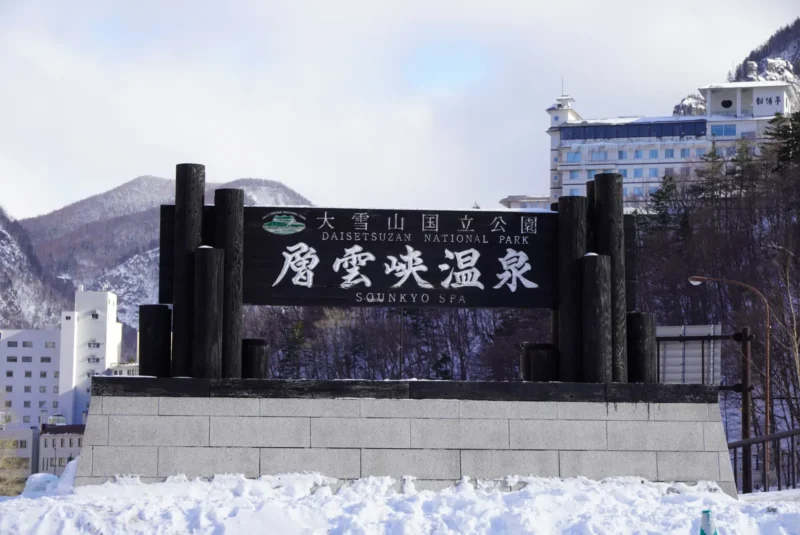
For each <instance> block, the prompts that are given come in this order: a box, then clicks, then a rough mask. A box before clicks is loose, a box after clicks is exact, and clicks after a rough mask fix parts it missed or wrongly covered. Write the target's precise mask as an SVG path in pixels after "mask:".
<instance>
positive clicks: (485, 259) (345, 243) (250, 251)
mask: <svg viewBox="0 0 800 535" xmlns="http://www.w3.org/2000/svg"><path fill="white" fill-rule="evenodd" d="M556 224H557V214H555V213H547V212H542V213H535V212H529V213H528V212H511V211H509V212H484V211H477V210H473V211H466V212H456V211H441V210H438V211H424V210H364V209H334V208H285V207H245V210H244V244H243V245H244V260H243V299H244V302H245V303H248V304H258V305H333V306H370V305H372V306H411V307H413V306H423V307H424V306H429V307H442V306H455V307H512V308H516V307H519V308H555V306H556V294H557V292H556V263H557V258H556V247H557V244H556V239H557V236H556V235H557V232H556Z"/></svg>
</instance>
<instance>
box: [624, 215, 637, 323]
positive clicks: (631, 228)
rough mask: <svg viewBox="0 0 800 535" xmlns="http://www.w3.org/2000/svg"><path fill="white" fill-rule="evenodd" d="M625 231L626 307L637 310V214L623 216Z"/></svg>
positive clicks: (628, 309)
mask: <svg viewBox="0 0 800 535" xmlns="http://www.w3.org/2000/svg"><path fill="white" fill-rule="evenodd" d="M623 227H624V232H625V301H626V303H625V309H626V310H627V311H628V312H634V311H635V310H636V301H637V297H638V294H639V288H638V279H637V274H636V273H637V263H638V261H639V260H638V257H639V250H638V248H637V247H638V244H637V243H636V240H637V236H638V225H637V223H636V216H635V215H633V214H626V215H625V216H624V218H623Z"/></svg>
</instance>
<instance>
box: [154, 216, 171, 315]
mask: <svg viewBox="0 0 800 535" xmlns="http://www.w3.org/2000/svg"><path fill="white" fill-rule="evenodd" d="M174 265H175V207H174V206H173V205H166V204H162V205H161V210H160V219H159V230H158V302H159V303H162V304H169V303H172V299H173V297H174V295H173V294H174V288H173V286H172V281H173V280H174V275H175V274H174V273H173V270H174ZM170 328H171V327H170Z"/></svg>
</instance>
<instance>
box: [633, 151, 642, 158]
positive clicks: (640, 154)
mask: <svg viewBox="0 0 800 535" xmlns="http://www.w3.org/2000/svg"><path fill="white" fill-rule="evenodd" d="M642 158H644V151H643V150H641V149H637V150H635V151H633V159H634V160H641V159H642Z"/></svg>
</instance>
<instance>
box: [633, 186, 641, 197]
mask: <svg viewBox="0 0 800 535" xmlns="http://www.w3.org/2000/svg"><path fill="white" fill-rule="evenodd" d="M642 193H643V190H642V188H641V187H639V186H637V187H635V188H633V194H634V195H642Z"/></svg>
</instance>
